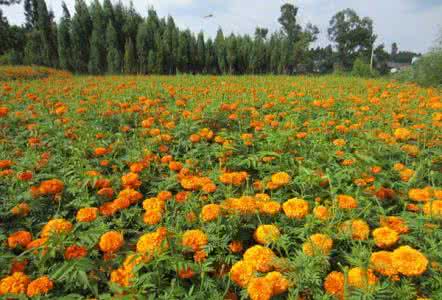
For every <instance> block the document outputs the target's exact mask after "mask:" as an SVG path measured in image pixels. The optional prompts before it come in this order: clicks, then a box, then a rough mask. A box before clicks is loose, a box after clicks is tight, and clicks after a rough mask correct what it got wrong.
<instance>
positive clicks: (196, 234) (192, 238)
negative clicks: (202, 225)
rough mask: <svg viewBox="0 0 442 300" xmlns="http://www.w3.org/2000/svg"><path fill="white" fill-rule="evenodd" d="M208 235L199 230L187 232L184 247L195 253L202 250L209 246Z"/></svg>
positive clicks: (183, 240)
mask: <svg viewBox="0 0 442 300" xmlns="http://www.w3.org/2000/svg"><path fill="white" fill-rule="evenodd" d="M207 242H208V238H207V235H206V234H205V233H204V232H203V231H201V230H199V229H194V230H187V231H186V232H184V234H183V237H182V244H183V246H184V247H189V248H192V250H193V251H198V250H201V248H202V247H204V246H205V245H207Z"/></svg>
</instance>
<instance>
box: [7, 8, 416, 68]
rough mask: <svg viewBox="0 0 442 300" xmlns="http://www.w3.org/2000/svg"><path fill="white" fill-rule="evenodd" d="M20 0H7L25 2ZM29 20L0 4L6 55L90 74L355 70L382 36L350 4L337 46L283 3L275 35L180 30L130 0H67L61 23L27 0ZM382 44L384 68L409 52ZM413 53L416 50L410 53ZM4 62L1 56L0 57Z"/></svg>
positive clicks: (377, 56) (340, 16)
mask: <svg viewBox="0 0 442 300" xmlns="http://www.w3.org/2000/svg"><path fill="white" fill-rule="evenodd" d="M18 2H20V0H0V4H6V5H10V4H17V3H18ZM23 5H24V13H25V20H26V21H25V24H24V25H22V26H11V25H9V23H8V20H7V19H6V17H4V16H3V14H2V12H1V10H0V39H1V40H2V41H5V42H4V43H2V44H1V46H0V56H2V57H3V59H2V60H5V61H7V62H8V63H14V64H35V65H43V66H49V67H54V68H61V69H66V70H69V71H72V72H76V73H89V74H104V73H111V74H118V73H127V74H177V73H194V74H195V73H203V74H264V73H273V74H295V73H308V72H319V73H327V72H332V71H333V70H334V69H336V68H341V69H343V70H351V68H352V67H353V64H354V62H355V60H356V59H357V58H360V59H364V60H365V61H367V62H368V61H369V59H370V57H371V54H372V48H373V47H374V43H375V41H376V38H377V37H376V35H375V33H374V32H373V21H372V20H371V19H370V18H368V17H363V18H361V17H359V16H358V15H357V14H356V12H355V11H353V10H351V9H346V10H343V11H340V12H338V13H336V14H335V15H334V16H333V17H332V19H331V20H330V25H329V28H328V36H329V38H330V41H331V43H332V44H331V45H329V46H327V47H316V48H314V47H312V44H313V43H314V42H315V41H316V39H317V36H318V34H319V30H318V28H317V27H316V26H314V25H312V24H310V23H308V24H307V25H305V26H302V25H301V24H300V23H299V22H298V12H299V8H298V7H296V6H294V5H292V4H288V3H287V4H284V5H282V6H281V15H280V17H279V19H278V22H279V24H280V25H281V28H280V30H278V31H276V32H273V33H271V34H269V30H268V29H266V28H261V27H257V28H256V31H255V34H254V35H253V36H251V35H247V34H245V35H236V34H233V33H231V34H229V35H227V36H226V35H225V34H224V32H223V30H222V28H219V29H218V32H217V34H216V37H215V38H214V39H212V38H210V37H206V36H204V34H203V33H202V32H200V33H198V34H195V33H192V32H191V31H190V30H189V29H186V30H182V29H180V28H178V27H177V26H176V24H175V22H174V19H173V17H172V16H168V17H167V18H160V17H159V16H158V15H157V13H156V11H155V10H154V9H153V8H152V7H151V8H149V10H148V14H147V17H142V16H141V15H140V14H139V13H138V12H137V11H136V10H135V8H134V6H133V4H132V3H130V5H128V6H124V5H123V4H122V3H121V1H119V2H116V3H115V4H114V3H112V2H111V0H103V1H102V2H100V1H99V0H94V1H92V2H91V3H90V5H87V4H86V2H85V1H84V0H75V10H74V12H73V14H71V12H70V11H69V9H68V7H67V6H66V4H65V3H64V2H63V3H62V10H63V15H62V17H61V19H60V20H59V22H58V23H56V22H55V17H54V14H53V12H52V11H50V10H48V8H47V5H46V2H45V0H23ZM395 49H396V50H395V51H396V52H395V53H394V55H393V48H392V53H387V52H386V51H385V50H384V46H383V45H380V46H378V47H376V49H374V62H375V64H374V65H375V67H376V68H378V70H379V71H380V72H381V73H383V72H386V71H387V66H386V62H387V61H388V60H390V59H392V58H394V57H401V58H402V59H404V55H402V56H401V55H399V54H400V52H398V51H397V45H396V48H395ZM409 53H411V54H413V53H412V52H409ZM0 60H1V59H0Z"/></svg>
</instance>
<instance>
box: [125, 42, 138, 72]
mask: <svg viewBox="0 0 442 300" xmlns="http://www.w3.org/2000/svg"><path fill="white" fill-rule="evenodd" d="M123 71H124V73H126V74H133V73H136V72H137V59H136V55H135V45H134V42H133V41H132V37H128V38H127V41H126V45H125V46H124V66H123Z"/></svg>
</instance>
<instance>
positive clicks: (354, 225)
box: [341, 219, 370, 241]
mask: <svg viewBox="0 0 442 300" xmlns="http://www.w3.org/2000/svg"><path fill="white" fill-rule="evenodd" d="M341 229H342V230H343V231H344V232H346V233H350V234H351V237H352V239H354V240H359V241H362V240H366V239H368V235H369V234H370V227H369V226H368V224H367V222H365V221H364V220H361V219H357V220H353V221H347V222H345V223H344V224H342V225H341Z"/></svg>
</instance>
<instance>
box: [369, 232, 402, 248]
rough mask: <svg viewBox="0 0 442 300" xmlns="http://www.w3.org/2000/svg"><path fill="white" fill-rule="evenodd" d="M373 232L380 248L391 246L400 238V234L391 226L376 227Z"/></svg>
mask: <svg viewBox="0 0 442 300" xmlns="http://www.w3.org/2000/svg"><path fill="white" fill-rule="evenodd" d="M372 234H373V238H374V242H375V244H376V246H378V247H379V248H388V247H391V246H393V245H394V244H396V243H397V241H398V240H399V234H398V233H397V232H396V231H395V230H393V229H391V228H389V227H380V228H376V229H375V230H373V233H372Z"/></svg>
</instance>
